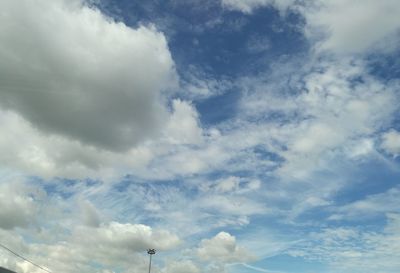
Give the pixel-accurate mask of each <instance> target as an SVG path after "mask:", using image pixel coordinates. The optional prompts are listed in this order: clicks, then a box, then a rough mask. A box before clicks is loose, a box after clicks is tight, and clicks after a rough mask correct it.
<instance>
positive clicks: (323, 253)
mask: <svg viewBox="0 0 400 273" xmlns="http://www.w3.org/2000/svg"><path fill="white" fill-rule="evenodd" d="M387 218H388V223H387V225H386V228H385V230H384V231H383V232H376V231H366V230H362V229H361V228H354V227H353V228H351V227H349V228H344V227H339V228H326V229H323V230H321V231H320V232H313V233H311V234H310V235H309V238H307V240H303V242H301V243H299V244H298V245H297V246H296V247H294V248H293V249H292V250H290V251H288V253H289V254H290V255H293V256H301V257H304V258H306V259H309V260H319V261H323V262H327V263H328V264H329V268H331V269H332V272H343V273H347V272H349V273H350V272H356V273H358V272H360V273H364V272H365V273H373V272H385V273H386V272H387V273H395V272H397V271H398V268H399V266H400V262H399V261H400V256H399V250H400V248H399V246H400V244H399V241H400V229H399V226H400V225H399V222H400V221H399V220H400V217H399V215H398V214H388V215H387Z"/></svg>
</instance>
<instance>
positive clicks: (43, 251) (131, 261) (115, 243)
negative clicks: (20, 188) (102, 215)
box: [0, 222, 195, 273]
mask: <svg viewBox="0 0 400 273" xmlns="http://www.w3.org/2000/svg"><path fill="white" fill-rule="evenodd" d="M64 228H65V227H64ZM61 231H63V233H64V234H63V235H64V240H63V241H61V240H59V241H53V242H47V243H34V242H29V243H28V242H26V241H24V240H23V239H22V238H20V240H19V241H18V240H14V241H12V240H11V239H7V237H10V238H13V237H14V238H18V236H16V234H15V233H11V232H8V233H6V232H4V231H1V230H0V239H1V241H2V242H3V243H4V244H7V245H8V246H9V247H10V248H12V249H14V250H15V251H18V253H20V254H22V255H24V256H25V257H30V259H31V260H34V261H35V262H36V263H38V264H40V265H43V266H45V267H49V268H50V269H51V270H52V271H53V272H54V271H57V272H66V273H69V272H71V273H72V272H76V271H77V270H78V271H80V272H98V270H99V269H98V268H102V269H104V270H106V269H115V268H120V269H123V270H124V271H123V272H132V271H133V272H141V271H145V270H146V268H147V266H148V258H147V257H146V249H147V248H152V247H156V248H157V249H158V250H161V251H165V250H170V249H172V248H174V247H176V246H177V245H178V244H179V243H180V240H179V238H178V237H177V236H176V235H174V234H172V233H170V232H168V231H166V230H159V229H153V228H151V227H149V226H145V225H140V224H121V223H117V222H111V223H109V224H102V225H101V226H100V227H98V228H93V227H87V226H86V227H85V226H76V227H73V229H72V230H68V231H67V232H65V230H64V229H61V230H60V229H59V230H58V232H61ZM46 232H47V233H49V232H54V231H52V230H46ZM30 234H31V236H35V232H31V233H30ZM47 236H52V234H47ZM4 257H5V259H0V265H7V267H8V268H10V269H18V272H23V273H25V272H40V270H38V268H36V267H34V266H33V265H32V264H29V263H26V262H21V260H19V259H16V258H15V257H14V256H12V255H4ZM93 263H96V265H97V266H93ZM129 270H130V271H129ZM194 272H195V271H194Z"/></svg>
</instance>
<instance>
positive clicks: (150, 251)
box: [147, 249, 156, 273]
mask: <svg viewBox="0 0 400 273" xmlns="http://www.w3.org/2000/svg"><path fill="white" fill-rule="evenodd" d="M147 254H149V255H150V262H149V273H150V271H151V256H153V255H154V254H156V250H155V249H148V250H147Z"/></svg>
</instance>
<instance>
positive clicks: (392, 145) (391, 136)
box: [381, 130, 400, 156]
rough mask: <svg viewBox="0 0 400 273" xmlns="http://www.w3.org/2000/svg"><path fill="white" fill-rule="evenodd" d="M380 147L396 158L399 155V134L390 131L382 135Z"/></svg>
mask: <svg viewBox="0 0 400 273" xmlns="http://www.w3.org/2000/svg"><path fill="white" fill-rule="evenodd" d="M381 147H382V148H383V149H384V150H385V151H386V152H388V153H390V154H392V155H394V156H397V155H399V154H400V133H399V132H398V131H396V130H390V131H389V132H386V133H384V134H383V135H382V144H381Z"/></svg>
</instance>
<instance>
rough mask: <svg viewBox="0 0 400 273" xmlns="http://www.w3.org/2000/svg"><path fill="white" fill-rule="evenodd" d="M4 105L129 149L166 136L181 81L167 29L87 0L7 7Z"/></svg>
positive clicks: (71, 134) (53, 130) (82, 137)
mask: <svg viewBox="0 0 400 273" xmlns="http://www.w3.org/2000/svg"><path fill="white" fill-rule="evenodd" d="M0 9H1V10H2V16H1V17H0V25H1V27H0V58H1V59H2V62H1V65H0V81H1V82H2V85H1V87H0V107H2V108H3V109H9V110H11V111H16V112H18V113H19V114H21V116H22V117H23V118H24V119H26V120H28V121H29V122H30V123H31V124H32V125H33V126H34V127H36V128H38V129H40V131H42V132H44V133H46V134H55V135H58V136H62V137H68V138H70V139H73V140H76V141H79V142H81V143H84V144H89V145H92V146H97V147H100V148H105V149H109V150H117V151H121V150H125V149H126V148H131V147H132V146H134V145H136V144H137V143H138V142H140V141H143V140H145V139H147V138H148V137H151V136H154V135H156V134H159V132H160V129H161V128H162V126H163V122H164V121H165V117H167V115H166V114H167V110H166V109H165V107H164V106H163V104H162V102H161V100H160V91H161V90H163V89H165V88H168V87H169V86H171V84H173V83H174V78H175V72H174V63H173V61H172V59H171V55H170V52H169V50H168V46H167V42H166V39H165V37H164V36H163V34H161V33H159V32H158V31H157V30H156V29H154V28H153V27H145V26H141V27H139V28H137V29H132V28H129V27H127V26H125V25H124V24H123V23H117V22H114V21H113V20H112V19H110V18H107V17H105V16H104V15H102V14H101V13H100V12H99V11H98V10H95V9H93V8H90V7H87V6H86V5H85V4H84V3H81V2H80V1H73V2H68V1H64V0H56V1H48V0H39V1H36V2H35V3H33V2H31V1H25V0H24V1H19V2H18V3H17V2H15V1H11V0H6V1H2V2H1V4H0Z"/></svg>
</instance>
